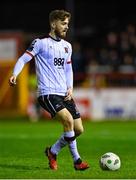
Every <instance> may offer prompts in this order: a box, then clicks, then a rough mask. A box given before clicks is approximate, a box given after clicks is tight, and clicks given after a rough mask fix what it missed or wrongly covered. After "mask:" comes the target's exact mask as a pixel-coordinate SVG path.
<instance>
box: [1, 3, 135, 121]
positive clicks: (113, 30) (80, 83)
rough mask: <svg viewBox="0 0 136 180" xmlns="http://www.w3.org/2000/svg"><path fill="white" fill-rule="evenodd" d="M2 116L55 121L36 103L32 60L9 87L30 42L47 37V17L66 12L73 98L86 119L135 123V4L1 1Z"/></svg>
mask: <svg viewBox="0 0 136 180" xmlns="http://www.w3.org/2000/svg"><path fill="white" fill-rule="evenodd" d="M0 7H1V10H0V17H1V22H0V84H1V86H0V116H1V117H2V118H3V117H4V118H5V117H7V116H9V117H13V118H14V117H15V116H25V117H28V118H29V119H30V120H31V121H38V120H39V119H40V118H43V119H44V118H45V119H48V118H50V117H49V115H48V114H47V113H46V112H43V110H42V109H41V108H40V107H39V105H38V104H37V101H36V98H35V97H36V94H35V92H36V78H35V65H34V61H31V62H30V63H29V64H27V65H26V66H25V68H24V69H23V71H22V72H21V74H20V75H19V77H18V82H17V86H16V87H14V88H12V87H9V85H8V79H9V77H10V75H11V74H12V70H13V66H14V64H15V62H16V61H17V59H18V57H19V56H20V55H22V54H23V52H24V51H25V49H26V48H27V47H28V46H29V44H30V43H31V41H32V40H33V39H35V38H38V37H42V36H46V35H48V32H49V22H48V15H49V13H50V11H51V10H54V9H66V10H68V11H70V12H71V14H72V19H71V23H70V28H69V32H68V36H67V40H68V41H69V42H70V43H71V44H72V46H73V54H72V62H73V71H74V97H75V101H76V103H77V106H78V108H79V110H80V112H81V115H82V117H83V119H89V120H91V121H97V120H99V121H101V120H105V119H106V120H107V119H108V120H110V119H114V118H115V119H119V120H126V119H130V120H134V119H136V110H135V106H136V91H135V87H136V73H135V69H136V11H135V5H134V2H132V1H128V0H126V1H120V0H118V1H116V0H110V1H104V0H101V1H98V0H95V1H90V0H84V1H83V0H59V1H55V0H46V1H45V2H44V1H35V2H31V1H23V2H14V1H13V2H11V1H10V2H8V1H1V2H0Z"/></svg>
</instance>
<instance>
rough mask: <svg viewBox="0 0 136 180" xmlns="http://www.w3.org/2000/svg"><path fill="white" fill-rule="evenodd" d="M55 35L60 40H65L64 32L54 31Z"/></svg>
mask: <svg viewBox="0 0 136 180" xmlns="http://www.w3.org/2000/svg"><path fill="white" fill-rule="evenodd" d="M55 35H56V36H57V37H59V38H62V39H65V37H66V32H62V33H61V32H60V31H59V30H57V29H56V30H55Z"/></svg>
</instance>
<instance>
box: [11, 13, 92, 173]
mask: <svg viewBox="0 0 136 180" xmlns="http://www.w3.org/2000/svg"><path fill="white" fill-rule="evenodd" d="M70 18H71V14H70V13H69V12H67V11H65V10H53V11H51V12H50V14H49V23H50V32H49V35H48V37H46V38H43V39H38V38H37V39H35V40H34V41H33V42H32V43H31V45H30V47H29V48H28V49H27V50H26V52H25V53H24V54H23V55H22V56H21V57H20V58H19V59H18V61H17V62H16V64H15V66H14V69H13V74H12V76H11V77H10V79H9V83H10V85H11V86H14V85H15V84H16V78H17V76H18V74H19V73H20V72H21V70H22V69H23V67H24V65H25V64H26V63H27V62H29V61H30V60H31V59H32V58H33V57H34V59H35V67H36V75H37V81H38V101H39V103H40V105H41V106H42V107H43V108H44V109H45V110H46V111H48V112H49V113H50V114H51V116H52V117H54V116H55V115H57V116H58V117H59V118H60V121H61V123H62V125H63V129H64V132H63V134H62V135H61V137H60V138H59V139H58V140H57V141H56V142H55V143H54V144H53V145H52V146H50V147H46V149H45V155H46V156H47V157H48V160H49V166H50V168H51V169H52V170H57V168H58V165H57V160H56V157H57V155H58V153H59V152H60V150H61V149H62V148H63V147H64V146H66V145H68V147H69V150H70V152H71V155H72V158H73V163H74V168H75V169H76V170H85V169H87V168H89V165H88V164H87V163H86V162H83V161H82V160H81V157H80V154H79V152H78V149H77V142H76V137H77V136H79V135H80V134H81V133H82V132H83V125H82V120H81V117H80V113H79V111H78V110H77V108H76V105H75V102H74V100H73V97H72V92H73V71H72V65H71V54H72V47H71V44H70V43H69V42H67V41H66V40H64V39H65V37H66V33H67V30H68V25H69V21H70ZM52 133H53V132H52Z"/></svg>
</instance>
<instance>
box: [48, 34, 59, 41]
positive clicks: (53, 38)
mask: <svg viewBox="0 0 136 180" xmlns="http://www.w3.org/2000/svg"><path fill="white" fill-rule="evenodd" d="M49 37H50V38H51V39H53V40H54V41H61V39H60V38H59V37H57V39H55V38H53V37H52V36H50V35H49Z"/></svg>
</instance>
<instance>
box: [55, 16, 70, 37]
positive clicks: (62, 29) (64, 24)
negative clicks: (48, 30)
mask: <svg viewBox="0 0 136 180" xmlns="http://www.w3.org/2000/svg"><path fill="white" fill-rule="evenodd" d="M68 24H69V19H68V18H66V19H65V20H64V21H61V20H57V21H55V28H54V32H55V34H56V36H58V37H60V38H65V37H66V33H67V30H68Z"/></svg>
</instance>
